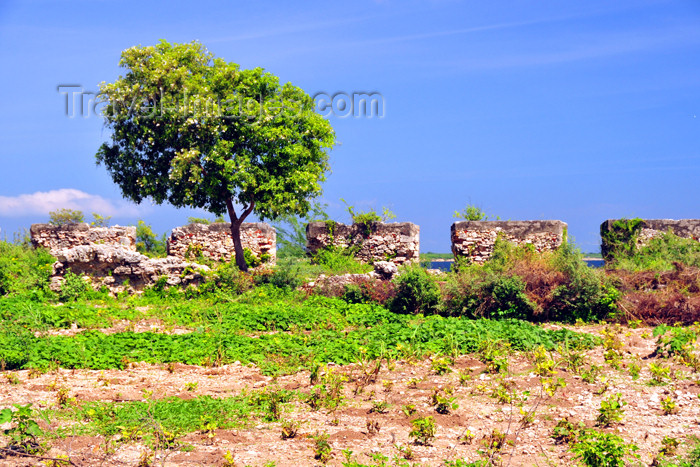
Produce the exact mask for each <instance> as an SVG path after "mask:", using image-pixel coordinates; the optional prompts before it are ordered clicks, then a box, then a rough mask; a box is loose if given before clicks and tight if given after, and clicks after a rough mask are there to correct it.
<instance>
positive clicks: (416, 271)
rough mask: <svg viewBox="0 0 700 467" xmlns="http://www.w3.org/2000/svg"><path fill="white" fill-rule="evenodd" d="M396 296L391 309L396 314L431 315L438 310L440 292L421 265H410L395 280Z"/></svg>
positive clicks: (390, 306) (390, 305)
mask: <svg viewBox="0 0 700 467" xmlns="http://www.w3.org/2000/svg"><path fill="white" fill-rule="evenodd" d="M394 284H395V286H396V296H395V297H394V299H393V300H391V303H390V304H389V308H390V309H391V311H393V312H394V313H412V314H415V313H423V314H429V313H433V312H435V311H436V310H437V305H438V302H439V300H440V290H439V289H438V286H437V284H435V281H434V280H433V278H432V277H430V274H428V273H427V272H426V270H425V269H423V268H421V267H420V266H419V265H415V264H414V265H408V266H405V267H404V268H403V271H401V272H400V273H399V274H398V275H397V276H396V277H395V278H394Z"/></svg>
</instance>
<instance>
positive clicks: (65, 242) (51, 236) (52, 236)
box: [29, 222, 136, 254]
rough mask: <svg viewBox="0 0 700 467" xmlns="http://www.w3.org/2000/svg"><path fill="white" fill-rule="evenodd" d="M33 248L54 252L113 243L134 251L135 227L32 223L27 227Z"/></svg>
mask: <svg viewBox="0 0 700 467" xmlns="http://www.w3.org/2000/svg"><path fill="white" fill-rule="evenodd" d="M29 233H30V235H31V239H32V244H33V245H34V247H35V248H37V247H42V248H46V249H47V250H49V252H51V254H54V252H56V251H59V250H63V249H65V248H73V247H76V246H81V245H114V246H118V247H121V248H125V249H127V250H130V251H136V227H133V226H132V227H120V226H118V225H117V226H114V227H91V226H90V225H89V224H87V223H84V222H83V223H80V224H66V225H52V224H32V226H31V227H30V229H29Z"/></svg>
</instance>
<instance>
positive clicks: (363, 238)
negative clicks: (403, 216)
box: [306, 221, 420, 264]
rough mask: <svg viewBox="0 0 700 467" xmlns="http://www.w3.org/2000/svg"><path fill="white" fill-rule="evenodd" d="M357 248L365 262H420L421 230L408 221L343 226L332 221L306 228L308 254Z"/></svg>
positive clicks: (359, 257) (359, 258)
mask: <svg viewBox="0 0 700 467" xmlns="http://www.w3.org/2000/svg"><path fill="white" fill-rule="evenodd" d="M331 245H332V246H336V247H341V248H353V249H356V250H357V252H356V253H355V257H356V258H357V259H358V260H360V261H362V262H365V263H374V262H376V261H391V262H393V263H395V264H404V263H412V262H418V261H419V253H420V228H419V227H418V226H417V225H416V224H412V223H410V222H391V223H384V222H370V223H368V224H352V225H346V224H341V223H339V222H334V221H319V222H310V223H309V224H308V225H307V226H306V249H307V251H308V252H309V253H310V254H312V255H313V254H315V253H316V252H317V251H318V250H320V249H322V248H325V247H327V246H331Z"/></svg>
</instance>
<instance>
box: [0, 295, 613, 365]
mask: <svg viewBox="0 0 700 467" xmlns="http://www.w3.org/2000/svg"><path fill="white" fill-rule="evenodd" d="M276 290H277V289H274V288H270V287H266V288H258V289H252V290H250V291H249V292H246V293H244V294H243V295H242V296H241V297H240V299H239V301H236V302H233V303H218V304H212V303H211V302H209V301H207V300H190V301H185V302H183V301H181V300H177V299H174V300H173V301H171V302H170V303H168V302H166V303H163V301H162V299H160V300H158V302H160V305H158V304H156V303H152V302H151V303H149V306H150V308H151V309H150V310H149V311H148V312H147V314H145V315H144V314H141V313H139V312H137V311H135V310H134V309H131V307H136V306H139V304H140V303H144V302H143V301H141V300H144V301H146V300H148V298H147V297H144V298H140V299H135V300H134V301H133V302H132V303H131V304H130V305H129V309H126V310H124V309H122V308H121V307H120V306H119V305H118V304H117V303H114V302H112V303H111V304H110V305H108V306H104V305H101V306H100V308H99V311H98V313H97V315H98V316H97V317H91V316H90V308H92V307H90V306H85V305H83V304H76V305H74V306H72V307H71V308H70V309H67V307H68V305H64V307H58V308H57V307H50V306H41V305H37V307H35V308H34V314H33V315H32V316H33V317H32V318H29V317H25V318H19V322H14V321H11V320H12V318H13V317H15V316H18V317H19V316H20V315H25V312H26V310H27V308H26V307H25V308H23V309H15V308H14V307H13V306H12V305H10V306H8V307H7V308H5V309H3V310H2V312H3V317H4V318H5V319H4V321H3V323H4V324H3V329H1V330H0V361H1V362H2V363H3V364H4V367H5V368H7V369H17V368H51V367H54V366H56V365H58V366H61V367H64V368H94V369H106V368H124V367H125V366H127V365H128V364H129V362H133V361H145V362H149V363H167V362H181V363H186V364H197V365H215V364H223V363H226V362H233V361H236V360H238V361H241V362H242V363H249V362H252V363H255V364H256V365H258V366H260V368H261V369H262V370H263V371H264V372H266V373H269V374H277V373H288V372H294V371H296V370H297V369H299V368H303V367H306V368H312V367H313V366H314V365H317V364H319V363H325V362H328V361H333V362H336V363H339V364H347V363H352V362H358V361H360V359H361V358H366V357H369V358H378V357H380V356H382V355H386V356H391V357H394V358H402V357H407V356H423V355H426V354H429V353H437V354H447V353H450V352H459V353H468V352H475V351H477V350H478V349H479V348H481V347H482V346H483V345H484V343H485V342H488V341H494V340H502V341H504V342H507V343H508V344H509V345H510V347H511V348H512V349H515V350H531V349H533V348H535V347H537V346H539V345H543V346H544V347H545V348H547V349H550V350H552V349H555V348H556V346H557V345H558V344H560V343H562V342H568V345H570V346H577V347H579V348H591V347H592V346H594V345H597V344H598V343H599V341H598V339H596V338H595V337H593V336H590V335H586V334H577V333H574V332H571V331H566V330H557V331H552V330H544V329H541V328H539V327H537V326H534V325H531V324H528V323H525V322H522V321H512V320H503V321H489V320H470V319H464V318H443V317H440V316H427V317H421V316H411V315H397V314H394V313H391V312H390V311H388V310H386V309H385V308H383V307H381V306H379V305H376V304H348V303H346V302H344V301H343V300H340V299H331V298H325V297H320V296H316V297H311V298H309V299H306V300H303V299H301V298H300V297H299V296H298V295H297V294H292V295H279V292H277V291H276ZM0 303H5V302H4V301H3V302H0ZM107 303H110V302H109V301H108V302H107ZM147 303H148V302H147ZM93 311H94V308H93ZM124 316H131V317H132V319H134V318H136V317H139V316H160V317H164V318H167V319H168V321H169V322H172V323H173V324H177V325H179V326H182V325H185V326H191V327H193V328H198V329H199V330H197V331H194V332H192V333H189V334H180V335H168V334H159V333H151V332H145V333H134V332H120V333H116V334H103V333H101V332H97V331H91V330H86V331H85V332H82V333H79V334H77V335H75V336H72V337H64V336H46V337H37V336H35V335H34V333H33V332H32V330H31V329H46V328H47V327H48V326H49V325H50V324H54V325H56V324H57V325H59V326H64V327H65V326H69V325H70V324H72V323H73V322H75V321H74V320H76V319H77V320H78V322H82V323H83V324H84V325H87V326H88V327H96V326H98V325H102V324H103V323H105V322H109V321H110V320H116V319H117V318H118V317H124ZM242 331H246V332H263V334H262V335H259V336H249V335H244V334H243V333H242ZM269 331H277V332H275V333H272V334H270V333H268V332H269Z"/></svg>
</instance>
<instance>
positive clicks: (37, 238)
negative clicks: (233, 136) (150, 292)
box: [30, 223, 276, 293]
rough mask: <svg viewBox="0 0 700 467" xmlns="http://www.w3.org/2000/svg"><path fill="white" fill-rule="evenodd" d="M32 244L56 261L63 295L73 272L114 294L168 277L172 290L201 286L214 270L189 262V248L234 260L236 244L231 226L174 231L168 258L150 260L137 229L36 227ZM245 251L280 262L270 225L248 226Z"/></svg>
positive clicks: (55, 271) (57, 281) (55, 280)
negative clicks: (68, 275) (194, 246)
mask: <svg viewBox="0 0 700 467" xmlns="http://www.w3.org/2000/svg"><path fill="white" fill-rule="evenodd" d="M30 234H31V239H32V244H33V245H34V246H35V247H43V248H46V249H47V250H48V251H49V252H50V253H51V254H52V255H53V256H55V257H56V259H57V261H56V263H54V265H53V277H52V279H51V283H52V288H53V289H54V290H59V289H60V287H61V284H62V281H63V276H64V275H65V274H66V272H67V271H68V270H70V271H71V272H72V273H74V274H78V275H81V274H85V275H87V276H90V278H91V282H92V285H93V286H95V287H97V288H99V287H101V286H106V287H108V288H109V289H110V290H111V291H112V292H115V293H116V292H121V291H123V290H127V289H128V290H131V291H134V290H142V289H143V288H144V287H147V286H151V285H153V284H155V283H156V281H158V280H160V279H161V278H162V277H165V281H166V283H167V284H168V285H189V284H197V283H200V282H201V281H202V280H203V273H204V272H205V271H208V270H209V268H208V267H206V266H202V265H199V264H196V263H192V262H188V260H187V258H185V252H186V251H187V247H188V245H190V244H197V245H201V246H202V249H201V254H202V255H203V256H205V257H209V258H211V259H214V260H217V261H220V260H222V259H223V260H226V261H228V260H230V258H231V255H232V250H233V242H232V240H231V234H230V231H229V224H212V225H209V226H207V225H199V224H190V225H187V226H184V227H178V228H176V229H173V231H172V233H171V236H170V242H169V245H168V246H169V248H168V251H169V256H168V257H167V258H149V257H148V256H145V255H142V254H140V253H138V252H137V251H136V227H119V226H115V227H91V226H90V225H88V224H85V223H83V224H68V225H62V226H54V225H50V224H34V225H32V226H31V229H30ZM241 238H242V240H243V245H244V247H246V248H250V249H251V251H252V252H253V253H254V254H255V255H257V256H258V257H260V255H262V254H268V255H270V261H272V262H274V261H275V259H276V234H275V230H274V229H273V228H272V227H270V226H269V225H267V224H256V223H252V224H243V226H242V228H241Z"/></svg>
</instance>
